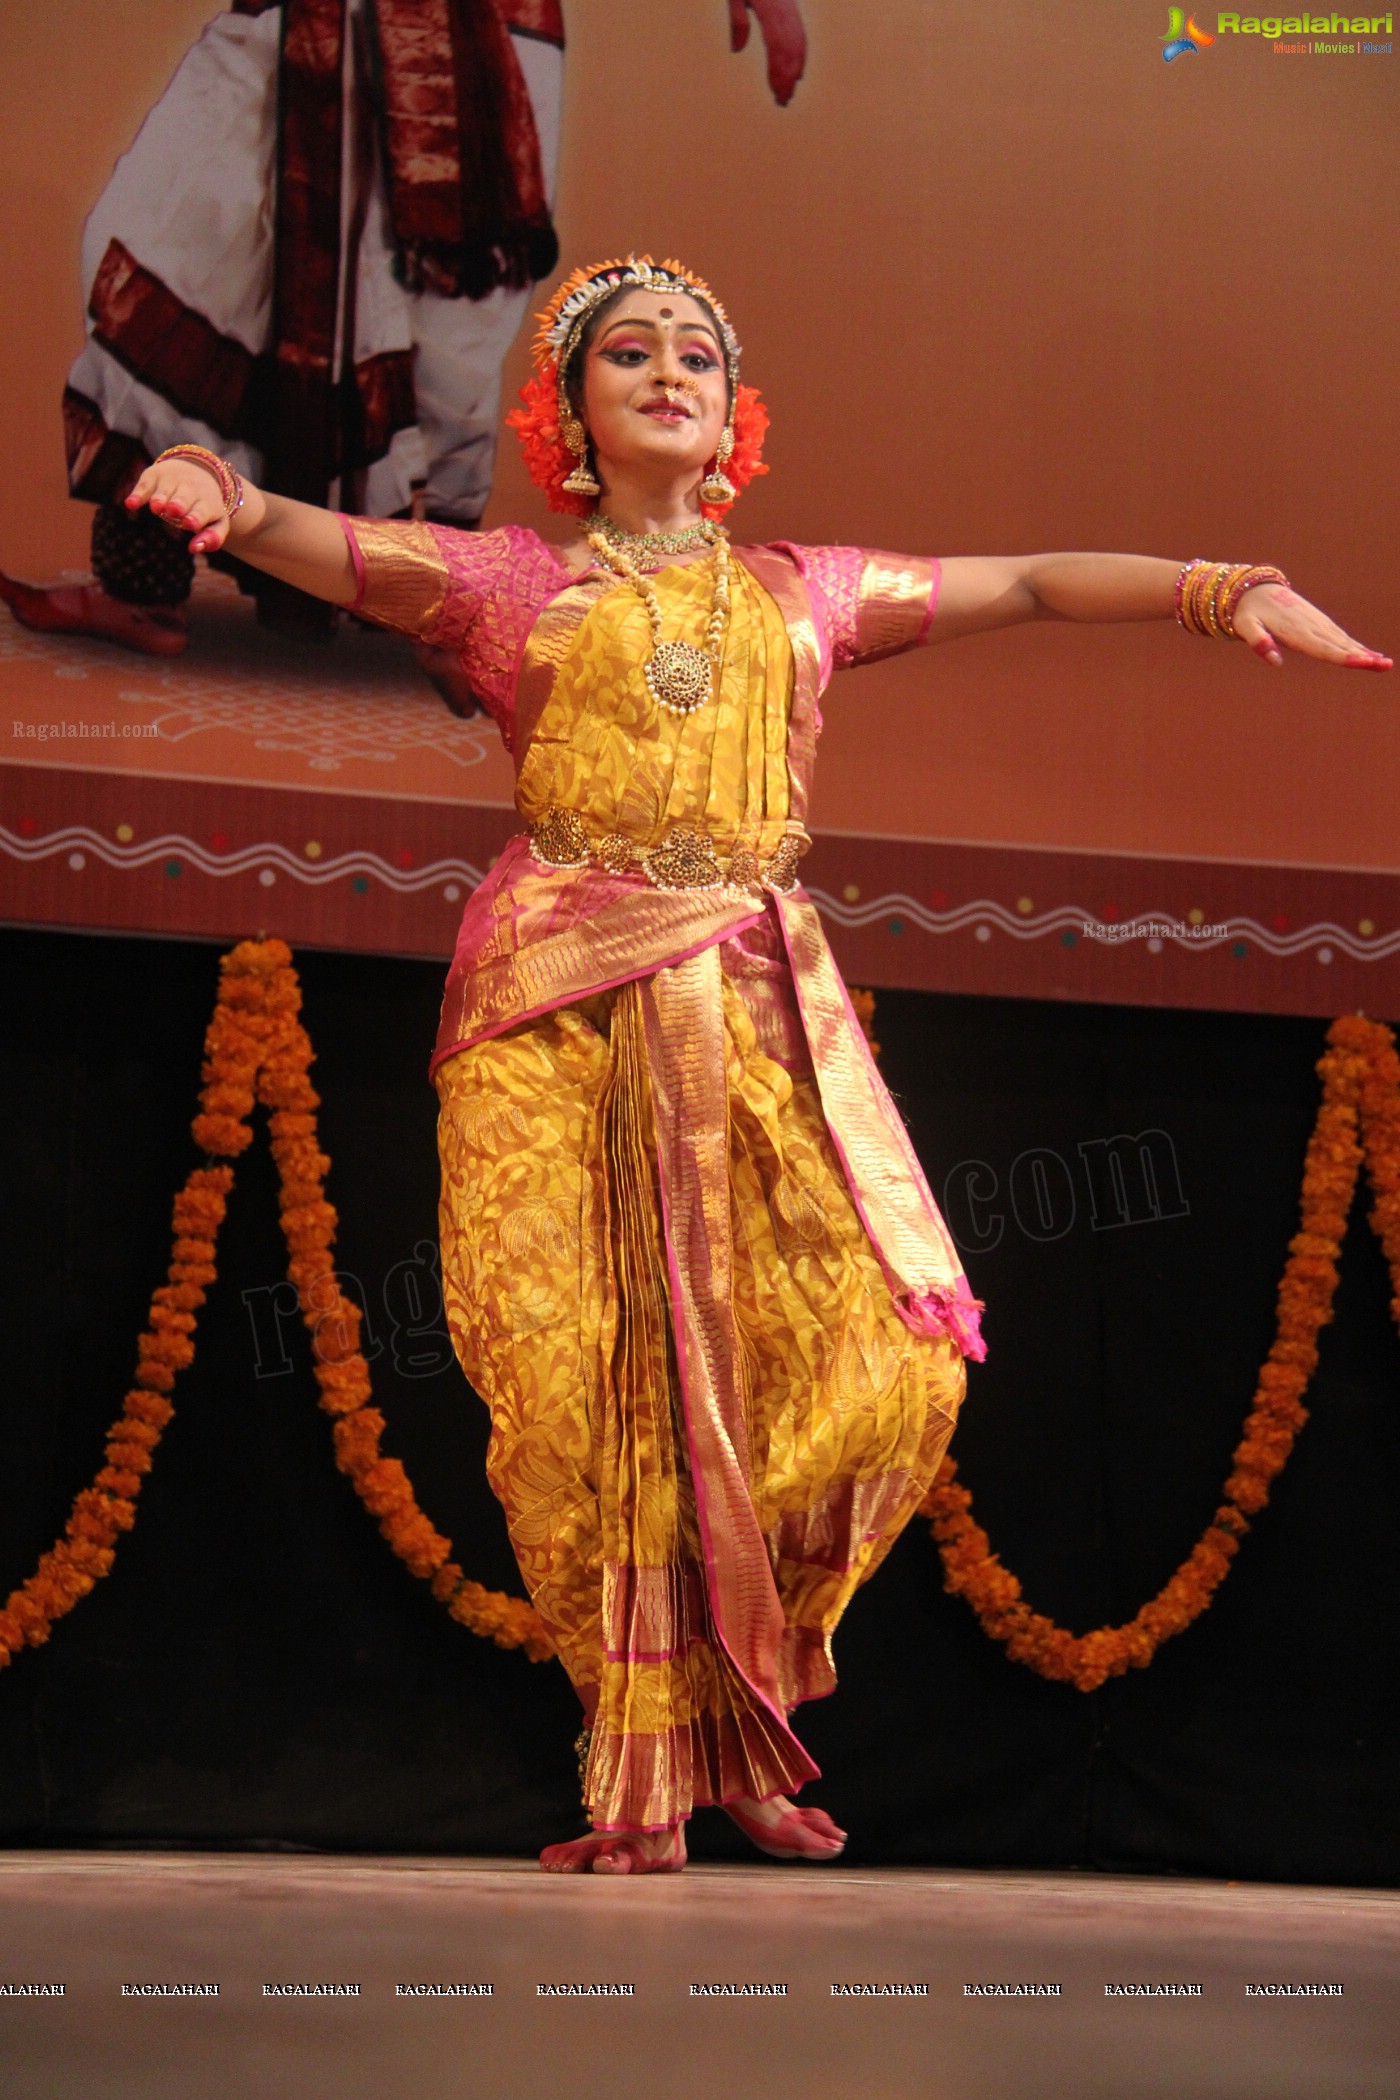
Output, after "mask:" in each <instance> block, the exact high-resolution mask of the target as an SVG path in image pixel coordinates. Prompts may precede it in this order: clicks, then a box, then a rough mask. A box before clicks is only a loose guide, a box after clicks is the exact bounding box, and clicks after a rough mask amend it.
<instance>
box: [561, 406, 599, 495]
mask: <svg viewBox="0 0 1400 2100" xmlns="http://www.w3.org/2000/svg"><path fill="white" fill-rule="evenodd" d="M559 435H560V436H561V437H562V438H563V440H564V443H565V444H566V445H567V446H568V448H569V450H570V451H571V452H572V453H573V454H574V456H575V457H576V458H577V460H578V465H577V466H576V467H575V468H574V470H573V472H572V474H569V475H568V476H566V478H565V481H564V487H565V488H566V489H567V491H568V493H569V494H570V495H571V496H601V495H602V493H603V490H602V485H601V483H600V482H599V481H598V479H597V476H596V475H595V474H594V472H593V469H592V468H591V467H590V466H589V464H588V432H587V431H586V430H585V429H584V427H583V425H582V423H580V421H579V419H578V417H577V416H576V415H574V414H573V412H572V411H571V410H570V409H568V408H567V407H565V406H564V405H563V404H562V403H561V404H560V409H559Z"/></svg>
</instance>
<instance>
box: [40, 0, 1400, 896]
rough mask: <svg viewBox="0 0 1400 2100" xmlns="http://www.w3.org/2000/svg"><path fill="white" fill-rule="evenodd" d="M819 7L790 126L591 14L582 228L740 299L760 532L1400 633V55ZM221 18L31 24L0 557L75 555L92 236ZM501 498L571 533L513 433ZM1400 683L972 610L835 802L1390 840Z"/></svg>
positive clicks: (1091, 841) (1093, 23)
mask: <svg viewBox="0 0 1400 2100" xmlns="http://www.w3.org/2000/svg"><path fill="white" fill-rule="evenodd" d="M806 11H807V16H808V21H809V25H810V30H811V38H812V55H811V63H810V67H809V75H808V78H807V80H806V81H804V83H803V84H802V86H801V87H800V88H799V90H798V94H797V97H796V100H795V102H794V104H793V106H792V107H791V108H790V109H788V110H785V111H780V110H777V109H776V108H775V107H774V106H773V104H772V102H771V101H770V100H769V98H768V96H767V93H766V90H765V89H764V86H763V83H762V78H761V70H760V65H759V58H758V53H757V51H756V50H751V51H750V52H749V53H747V54H746V55H744V56H743V57H742V58H734V57H731V56H730V55H729V53H728V50H727V43H726V36H725V16H726V10H725V8H724V5H723V0H691V4H690V5H688V6H686V7H684V8H680V7H674V8H667V9H664V10H662V9H658V8H657V7H656V6H655V4H654V0H568V6H567V16H568V25H569V32H570V37H571V45H570V52H569V62H568V94H567V104H566V123H565V141H564V158H563V169H562V177H561V195H560V209H559V219H560V232H561V237H562V240H563V245H564V252H565V256H566V259H567V260H568V262H569V263H573V262H575V261H578V260H583V259H593V258H594V257H596V256H599V255H603V254H610V253H614V252H617V251H619V250H623V251H625V250H626V249H627V248H628V247H636V248H639V249H641V248H650V249H651V250H652V251H653V252H655V253H657V254H671V253H678V254H680V255H681V256H683V257H684V258H685V259H686V260H687V261H689V262H690V263H691V264H692V265H693V266H694V267H697V268H699V269H701V270H703V271H704V272H706V273H707V274H709V275H711V276H712V278H713V280H714V282H715V284H716V287H717V288H718V289H719V290H720V291H721V292H722V294H723V296H724V297H725V299H726V301H727V302H728V304H729V306H730V310H731V312H732V313H733V315H734V317H735V320H736V323H737V325H738V327H739V329H740V333H741V335H742V337H743V339H744V342H745V345H746V349H747V352H748V357H747V365H746V373H747V376H748V377H750V378H751V379H753V380H755V381H756V382H757V383H758V384H759V385H761V386H762V388H763V390H764V392H765V394H766V395H767V397H768V399H769V402H770V406H771V408H772V411H773V416H774V429H773V432H772V437H771V441H770V450H769V457H770V460H771V463H772V469H773V471H772V473H771V475H770V476H769V478H768V479H767V480H766V481H764V482H762V483H760V484H758V485H757V486H756V487H755V488H754V489H753V490H751V491H750V492H749V494H748V495H747V496H746V498H745V500H744V503H743V505H742V507H741V509H740V511H739V513H738V514H737V518H736V531H737V532H738V534H739V535H740V536H741V537H743V536H749V537H766V536H769V535H775V534H782V535H785V536H791V537H793V538H799V539H801V538H807V539H816V540H820V539H845V540H856V541H865V542H869V543H874V544H878V545H886V546H894V547H908V548H916V549H921V550H930V551H934V552H939V553H945V554H947V553H962V552H996V553H1003V552H1015V551H1018V550H1025V551H1030V550H1035V549H1041V548H1058V547H1103V548H1132V549H1140V550H1143V551H1147V552H1152V553H1158V554H1163V555H1168V556H1171V557H1173V558H1175V559H1181V558H1184V557H1185V556H1187V555H1190V554H1196V553H1201V554H1207V555H1211V556H1220V557H1222V558H1230V559H1243V558H1255V559H1267V560H1273V561H1277V562H1279V563H1281V564H1282V565H1283V566H1284V567H1285V568H1286V569H1287V570H1288V571H1289V573H1290V575H1291V576H1292V577H1293V579H1294V581H1295V582H1296V583H1297V585H1298V587H1299V588H1300V589H1301V590H1303V591H1304V592H1305V593H1307V594H1308V595H1309V596H1311V597H1313V598H1315V599H1316V600H1317V601H1318V602H1319V603H1321V604H1322V605H1323V606H1324V607H1326V608H1327V609H1328V610H1329V611H1330V612H1332V613H1333V615H1334V616H1335V617H1336V618H1337V619H1339V620H1340V621H1342V622H1343V624H1345V625H1346V626H1348V627H1349V628H1350V629H1351V631H1352V632H1354V633H1356V634H1358V635H1359V636H1360V637H1361V638H1362V639H1363V640H1365V641H1367V642H1370V643H1372V644H1373V645H1375V646H1378V647H1383V648H1387V649H1389V650H1390V651H1391V653H1393V654H1394V653H1397V645H1400V584H1397V579H1396V561H1395V530H1394V525H1395V509H1394V503H1395V499H1394V490H1395V488H1396V486H1397V481H1398V480H1400V476H1398V475H1397V466H1398V465H1400V460H1397V452H1400V445H1398V444H1397V436H1398V435H1400V433H1398V432H1397V405H1396V386H1395V361H1394V360H1395V350H1394V346H1395V341H1396V334H1397V330H1396V321H1397V290H1396V287H1397V283H1400V273H1398V272H1397V261H1400V258H1398V257H1397V254H1396V247H1397V241H1398V240H1400V197H1397V188H1400V152H1397V147H1400V123H1397V111H1400V70H1398V69H1397V68H1398V67H1400V61H1397V60H1396V59H1395V58H1373V59H1361V58H1359V57H1358V58H1353V59H1345V58H1340V57H1336V58H1333V57H1320V56H1317V57H1282V56H1275V55H1274V54H1273V52H1272V51H1271V50H1270V48H1269V47H1268V46H1267V45H1266V44H1265V43H1264V42H1263V40H1262V39H1259V38H1243V37H1229V36H1225V37H1221V38H1219V39H1218V41H1217V42H1216V44H1215V45H1213V46H1212V47H1211V48H1210V49H1209V50H1208V51H1205V52H1203V53H1201V54H1198V55H1193V56H1190V57H1187V58H1184V59H1178V60H1177V61H1176V62H1175V63H1173V64H1171V65H1164V64H1163V62H1162V58H1161V38H1162V31H1163V29H1164V27H1165V12H1166V11H1165V8H1163V7H1159V6H1158V5H1156V0H1151V4H1149V0H1100V4H1098V5H1096V6H1094V7H1093V8H1080V9H1072V8H1069V7H1066V6H1063V5H1060V4H1057V0H1037V4H1035V5H1032V4H1030V0H975V4H974V0H877V4H866V5H857V4H854V0H807V9H806ZM210 12H211V10H210V9H209V7H208V5H207V0H140V4H139V5H138V4H135V0H127V4H125V5H118V4H114V0H101V4H98V0H54V4H52V5H51V6H49V7H47V8H46V9H44V10H38V9H28V8H27V9H19V8H12V9H7V10H6V11H5V14H4V17H3V22H2V23H0V82H3V87H0V94H3V98H4V123H3V125H0V269H3V273H4V275H3V280H0V281H3V282H4V284H5V285H6V287H7V293H8V296H7V301H6V307H7V311H6V320H5V326H4V330H3V338H2V339H0V390H2V393H0V398H3V400H4V403H5V408H4V429H3V437H2V438H0V562H3V563H4V564H5V565H7V566H9V567H12V568H16V569H19V570H20V571H22V572H24V573H27V574H30V575H40V574H43V573H50V574H51V573H53V572H54V571H55V570H56V569H58V568H60V567H62V566H65V565H78V564H81V562H82V561H83V558H84V549H85V528H86V513H85V512H84V511H82V510H80V509H79V507H78V506H74V505H71V504H69V503H68V502H67V501H66V499H65V497H64V495H63V492H62V491H63V484H62V461H61V446H60V439H59V427H58V395H59V390H60V387H61V384H62V379H63V374H64V370H65V367H66V364H67V361H68V358H69V357H70V355H71V354H72V351H73V350H74V348H75V347H76V345H77V342H78V340H79V333H80V320H79V314H78V310H77V307H78V295H77V240H78V232H79V227H80V224H81V219H82V216H83V213H84V211H85V210H86V209H87V207H88V205H89V204H90V203H91V201H92V199H93V198H94V197H95V195H96V194H97V191H98V190H99V188H100V187H101V184H102V181H103V179H104V176H105V173H106V171H107V169H108V168H109V167H110V164H111V161H112V159H113V157H114V155H115V154H116V153H117V152H118V151H120V150H121V148H122V147H123V145H124V144H125V143H126V142H127V140H128V139H129V137H130V135H131V133H132V132H133V130H134V129H135V127H136V125H137V123H138V122H139V120H140V117H141V115H142V114H143V112H144V110H145V109H146V107H147V106H148V105H149V103H150V101H151V100H152V99H153V98H154V96H155V94H156V93H158V91H159V89H160V87H161V86H162V84H163V83H164V81H165V79H166V78H167V77H168V75H169V72H170V70H171V68H172V67H173V65H174V63H175V62H176V60H177V59H178V57H179V55H180V53H181V51H182V50H183V49H184V48H185V46H186V44H187V43H188V42H189V41H190V39H191V38H192V36H193V35H194V34H195V33H196V32H197V30H198V29H199V27H200V26H201V24H202V22H203V21H204V20H207V19H208V17H209V14H210ZM1202 19H1204V20H1205V22H1206V25H1207V26H1210V25H1211V24H1212V23H1213V21H1214V16H1213V15H1210V14H1207V15H1205V16H1204V17H1202ZM512 369H513V372H514V374H515V377H516V378H517V379H518V376H519V371H520V370H521V369H523V358H522V355H521V353H520V352H519V351H518V352H517V355H516V358H515V360H514V365H513V368H512ZM490 517H491V520H492V521H497V520H499V519H502V518H506V517H518V518H521V519H524V520H526V521H528V522H533V523H539V524H543V523H544V522H545V514H544V513H543V511H542V508H541V506H540V505H539V504H538V502H537V499H536V498H535V497H534V494H533V492H532V491H530V490H529V489H528V487H527V486H526V485H525V484H524V481H523V476H522V474H521V472H520V469H519V467H518V465H517V462H516V460H515V458H514V455H513V450H512V448H511V447H510V446H509V445H507V446H506V447H503V450H502V461H501V470H500V474H499V478H498V485H497V493H496V497H495V499H494V502H493V506H492V511H491V513H490ZM1397 710H1400V679H1398V678H1397V676H1396V674H1394V673H1392V674H1389V675H1388V676H1387V677H1375V676H1371V675H1366V674H1361V673H1350V674H1343V673H1337V672H1328V671H1324V670H1323V669H1322V668H1321V667H1319V666H1315V665H1312V664H1307V663H1303V662H1302V661H1300V660H1298V659H1293V660H1291V661H1290V662H1289V663H1288V664H1287V665H1286V666H1285V668H1284V670H1283V671H1282V672H1281V673H1279V672H1270V671H1269V670H1268V669H1267V668H1266V667H1264V666H1262V665H1260V664H1259V663H1257V662H1256V661H1255V660H1254V659H1253V658H1252V657H1250V656H1249V655H1248V654H1247V653H1246V652H1245V651H1243V650H1241V649H1228V648H1225V647H1223V646H1221V645H1219V644H1207V643H1205V642H1200V641H1197V640H1195V639H1193V638H1190V637H1187V636H1185V635H1183V634H1182V633H1181V632H1180V631H1179V630H1178V629H1177V628H1176V627H1175V626H1174V625H1171V624H1162V625H1160V626H1152V627H1148V628H1120V629H1092V630H1091V629H1081V630H1075V629H1069V628H1064V627H1053V628H1037V629H1035V630H1034V631H1031V630H1021V631H1018V632H1015V633H1012V634H1008V635H999V636H990V637H980V638H978V639H976V640H973V641H968V642H962V643H959V644H957V645H956V646H955V647H953V648H950V649H947V650H944V651H939V652H935V653H933V654H931V655H928V656H920V657H917V658H914V659H910V660H906V661H903V662H900V663H896V664H892V665H886V666H881V667H879V668H877V669H875V670H872V671H868V672H865V673H863V674H861V676H860V678H859V679H852V680H850V681H849V682H846V683H844V684H843V685H841V686H838V688H837V689H836V691H835V692H834V693H833V695H832V696H831V699H830V703H829V706H828V728H827V732H826V737H825V740H824V753H823V767H822V770H821V773H820V775H819V787H818V800H817V808H816V817H817V821H818V823H819V824H820V825H823V826H825V827H827V828H828V829H837V830H842V829H849V830H861V831H885V832H891V833H901V834H910V835H918V834H925V835H932V836H938V837H947V838H959V839H973V840H1016V841H1025V842H1040V843H1045V844H1053V845H1061V846H1098V847H1105V848H1115V849H1120V850H1133V849H1137V850H1141V851H1152V852H1162V853H1175V854H1203V855H1209V856H1218V855H1226V856H1230V857H1238V858H1244V859H1263V860H1285V861H1315V862H1322V863H1331V864H1336V865H1349V866H1374V867H1383V868H1398V867H1400V824H1397V819H1396V815H1395V806H1396V796H1395V790H1394V783H1395V781H1396V779H1397V775H1400V713H1398V712H1397Z"/></svg>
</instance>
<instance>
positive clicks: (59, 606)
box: [0, 571, 190, 656]
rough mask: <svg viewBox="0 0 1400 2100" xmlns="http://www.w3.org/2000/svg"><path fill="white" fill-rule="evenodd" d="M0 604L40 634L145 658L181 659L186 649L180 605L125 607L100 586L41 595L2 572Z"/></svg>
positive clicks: (60, 587) (58, 587)
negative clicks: (115, 647) (108, 645)
mask: <svg viewBox="0 0 1400 2100" xmlns="http://www.w3.org/2000/svg"><path fill="white" fill-rule="evenodd" d="M0 598H3V599H4V601H5V603H6V604H7V605H8V606H9V608H10V611H11V612H12V613H13V614H14V616H15V618H16V619H17V620H18V621H19V622H20V624H21V625H22V626H24V627H32V628H33V629H34V630H35V632H36V633H38V634H86V635H91V636H93V637H94V639H96V640H98V641H104V642H118V643H120V644H121V646H122V648H123V649H139V650H140V651H141V653H142V654H143V655H144V656H179V655H180V653H181V651H182V650H183V649H185V648H187V647H188V645H189V639H190V629H189V621H188V619H187V618H186V616H185V610H184V607H183V606H180V605H127V604H125V603H124V602H123V600H122V599H120V598H112V597H109V596H108V594H107V592H106V591H104V590H103V588H102V586H101V584H100V583H61V584H54V585H53V586H51V587H50V588H48V589H43V588H41V587H40V586H39V585H37V584H32V583H19V582H18V581H16V579H15V578H14V577H13V576H6V575H5V574H4V572H3V571H0Z"/></svg>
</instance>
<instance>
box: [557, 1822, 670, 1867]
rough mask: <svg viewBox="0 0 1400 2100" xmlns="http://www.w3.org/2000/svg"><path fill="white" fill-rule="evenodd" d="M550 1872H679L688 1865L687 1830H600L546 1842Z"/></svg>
mask: <svg viewBox="0 0 1400 2100" xmlns="http://www.w3.org/2000/svg"><path fill="white" fill-rule="evenodd" d="M540 1865H541V1866H542V1867H543V1868H544V1870H545V1872H546V1874H679V1872H680V1870H681V1868H682V1867H683V1866H684V1865H685V1829H684V1826H683V1825H682V1824H680V1823H677V1824H676V1825H675V1827H674V1828H673V1829H671V1830H599V1831H595V1832H594V1834H593V1836H592V1837H585V1838H571V1839H570V1840H569V1842H568V1843H567V1844H564V1845H546V1846H545V1848H544V1850H543V1852H542V1853H541V1854H540Z"/></svg>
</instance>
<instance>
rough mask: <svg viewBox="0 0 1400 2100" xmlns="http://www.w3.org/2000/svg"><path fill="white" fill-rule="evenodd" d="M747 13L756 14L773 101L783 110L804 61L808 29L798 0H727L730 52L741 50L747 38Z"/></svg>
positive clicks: (800, 76)
mask: <svg viewBox="0 0 1400 2100" xmlns="http://www.w3.org/2000/svg"><path fill="white" fill-rule="evenodd" d="M750 12H752V13H753V14H755V15H757V17H758V26H759V28H760V29H761V30H762V32H763V42H764V45H765V47H766V49H767V52H768V85H769V87H770V88H771V89H772V90H773V100H774V101H775V102H776V103H777V105H778V107H779V108H780V109H786V107H787V105H788V103H789V102H791V100H792V91H793V89H794V88H795V87H796V86H797V83H798V81H799V80H800V79H801V78H802V74H803V69H804V68H805V66H806V64H807V31H806V28H805V26H804V24H803V20H802V9H801V6H800V5H799V0H729V48H730V50H731V51H742V50H743V48H744V46H745V44H747V42H748V40H749V15H750Z"/></svg>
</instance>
